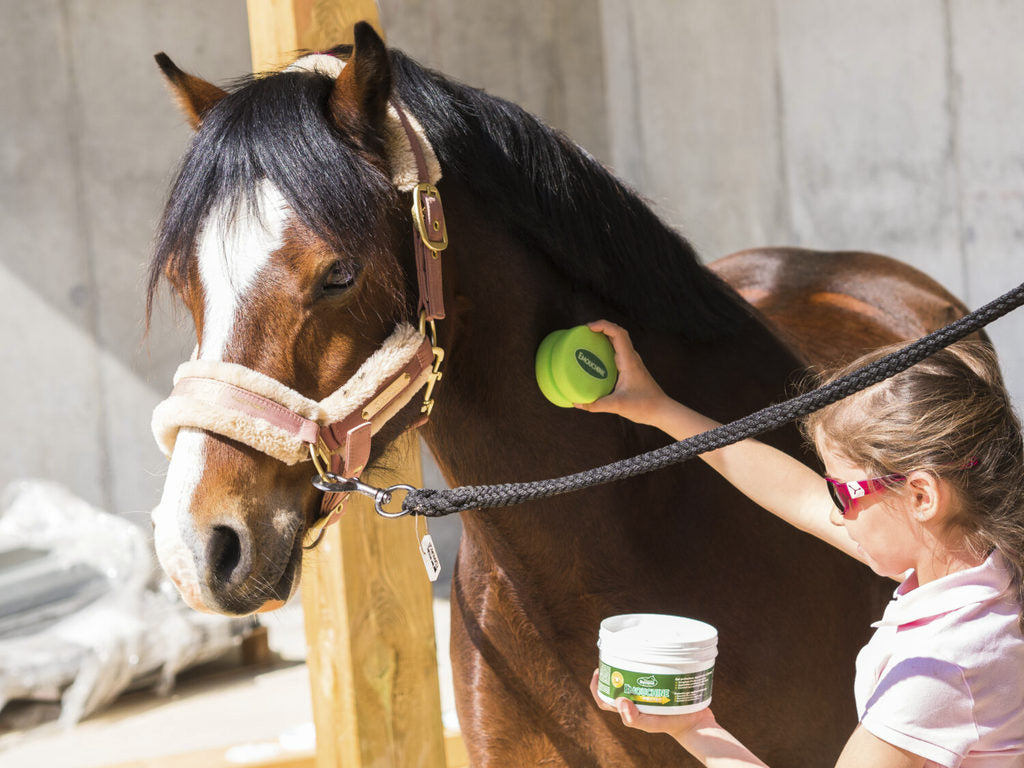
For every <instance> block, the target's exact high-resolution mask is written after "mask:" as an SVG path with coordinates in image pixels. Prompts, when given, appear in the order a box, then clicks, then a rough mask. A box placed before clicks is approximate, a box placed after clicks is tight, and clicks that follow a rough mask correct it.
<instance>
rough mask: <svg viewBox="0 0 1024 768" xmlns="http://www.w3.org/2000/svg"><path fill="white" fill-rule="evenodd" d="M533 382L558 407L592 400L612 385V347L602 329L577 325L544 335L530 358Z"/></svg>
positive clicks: (606, 391) (607, 392)
mask: <svg viewBox="0 0 1024 768" xmlns="http://www.w3.org/2000/svg"><path fill="white" fill-rule="evenodd" d="M534 370H535V373H536V375H537V384H538V385H539V386H540V391H541V392H542V393H543V394H544V397H546V398H547V399H548V400H550V401H551V402H552V403H554V404H555V405H557V406H560V407H562V408H571V407H572V405H573V403H592V402H594V401H595V400H597V399H598V398H601V397H604V396H605V395H607V394H609V393H611V391H612V390H613V389H615V379H616V377H617V376H618V370H617V369H616V368H615V351H614V350H613V349H612V343H611V342H610V341H609V340H608V337H607V336H605V335H604V334H603V333H597V332H595V331H592V330H590V329H589V328H587V326H585V325H578V326H576V327H575V328H569V329H566V330H562V331H554V332H552V333H549V334H548V335H547V336H546V337H544V341H542V342H541V343H540V347H539V348H538V349H537V358H536V360H535V362H534Z"/></svg>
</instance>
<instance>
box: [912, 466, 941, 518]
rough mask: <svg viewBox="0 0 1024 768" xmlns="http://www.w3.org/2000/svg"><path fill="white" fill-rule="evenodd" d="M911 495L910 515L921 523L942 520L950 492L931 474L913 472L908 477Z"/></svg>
mask: <svg viewBox="0 0 1024 768" xmlns="http://www.w3.org/2000/svg"><path fill="white" fill-rule="evenodd" d="M907 491H908V492H909V494H910V513H911V515H912V516H913V518H914V520H916V521H917V522H919V523H928V522H931V521H935V520H939V519H941V518H942V517H943V516H944V514H945V510H946V506H947V505H948V503H949V490H948V488H947V487H946V486H945V484H944V483H943V482H942V481H941V480H939V478H937V477H936V476H935V475H933V474H931V473H930V472H921V471H916V472H911V473H910V474H909V475H907Z"/></svg>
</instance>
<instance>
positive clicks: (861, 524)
mask: <svg viewBox="0 0 1024 768" xmlns="http://www.w3.org/2000/svg"><path fill="white" fill-rule="evenodd" d="M816 437H817V440H816V441H815V442H816V444H817V448H818V453H819V455H820V456H821V459H822V461H823V462H824V463H825V473H826V474H827V475H828V476H829V477H832V478H835V479H836V480H843V481H850V480H866V479H868V478H869V477H871V475H870V474H869V473H868V472H867V471H866V470H865V469H864V468H863V467H860V466H857V465H856V464H851V463H850V461H849V460H848V459H846V458H844V457H843V456H841V455H840V454H839V453H838V452H837V451H836V450H835V448H834V447H833V446H832V445H831V443H830V442H829V440H828V439H827V438H825V437H824V436H823V435H822V434H821V433H820V432H819V434H818V435H817V436H816ZM831 520H832V522H833V523H834V524H835V525H842V526H844V527H845V528H846V532H847V533H848V534H849V536H850V538H851V539H853V540H854V542H856V544H857V548H858V549H859V550H860V551H861V553H862V554H863V556H864V558H865V560H867V563H868V565H869V566H871V569H872V570H873V571H874V572H875V573H877V574H878V575H880V576H887V577H890V578H899V577H900V576H901V575H902V574H904V573H905V572H906V571H907V570H908V569H910V568H914V567H916V565H917V562H916V560H917V556H918V554H919V553H920V552H921V547H922V543H923V542H922V537H921V528H920V526H919V524H918V523H917V522H916V521H915V520H914V519H913V517H912V516H911V514H910V510H909V509H908V505H907V503H906V500H905V498H904V496H903V494H901V493H900V489H898V488H897V489H894V490H892V491H881V492H878V493H873V494H870V495H868V496H865V497H863V498H860V499H855V500H854V501H852V502H851V505H850V508H849V509H848V510H847V512H846V515H845V516H843V515H840V514H839V510H838V509H837V508H835V507H834V506H833V507H832V511H831Z"/></svg>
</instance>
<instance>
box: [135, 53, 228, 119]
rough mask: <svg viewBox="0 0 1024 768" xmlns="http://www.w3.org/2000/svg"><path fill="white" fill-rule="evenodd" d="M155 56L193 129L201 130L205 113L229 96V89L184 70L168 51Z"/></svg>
mask: <svg viewBox="0 0 1024 768" xmlns="http://www.w3.org/2000/svg"><path fill="white" fill-rule="evenodd" d="M153 58H155V59H156V63H157V65H158V66H159V67H160V71H161V72H163V73H164V77H166V78H167V83H168V85H170V87H171V92H172V93H173V94H174V98H175V99H176V100H177V102H178V105H179V106H180V107H181V111H182V112H184V113H185V118H186V119H187V120H188V124H189V125H191V126H192V130H199V126H200V124H201V123H202V122H203V115H205V114H206V113H207V112H209V111H210V109H211V108H212V107H213V105H214V104H216V103H217V102H218V101H220V100H221V99H223V98H224V97H225V96H227V95H228V94H227V91H224V90H222V89H220V88H218V87H217V86H216V85H214V84H213V83H209V82H207V81H206V80H203V79H202V78H199V77H195V76H194V75H190V74H188V73H187V72H182V71H181V70H180V69H178V67H177V65H176V64H175V63H174V62H173V61H171V58H170V56H168V55H167V54H166V53H158V54H157V55H156V56H154V57H153Z"/></svg>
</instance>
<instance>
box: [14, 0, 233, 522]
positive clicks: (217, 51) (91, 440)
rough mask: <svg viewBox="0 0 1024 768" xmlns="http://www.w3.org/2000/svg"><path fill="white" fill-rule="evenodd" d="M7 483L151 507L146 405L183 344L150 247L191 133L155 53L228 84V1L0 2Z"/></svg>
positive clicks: (187, 337)
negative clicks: (151, 272)
mask: <svg viewBox="0 0 1024 768" xmlns="http://www.w3.org/2000/svg"><path fill="white" fill-rule="evenodd" d="M0 19H2V22H0V94H2V104H3V106H2V107H0V296H2V301H0V334H2V339H3V343H2V346H0V350H2V351H0V365H2V370H3V371H4V380H3V381H4V383H3V384H2V385H0V387H2V389H0V392H2V401H0V402H2V406H0V408H2V409H0V413H2V416H3V422H2V424H3V426H2V434H3V440H2V441H0V484H5V483H6V482H7V481H9V480H11V479H14V478H20V477H47V478H52V479H55V480H60V481H62V482H64V483H65V484H67V485H68V486H69V487H70V488H71V489H72V490H73V491H74V492H75V493H77V494H78V495H80V496H82V497H83V498H85V499H87V500H88V501H90V502H92V503H94V504H98V505H100V506H102V507H103V508H105V509H111V510H118V511H120V512H129V511H132V510H145V509H148V508H149V507H150V506H152V505H153V503H154V502H155V500H156V499H157V493H158V490H159V487H160V481H161V475H162V473H163V471H164V467H165V465H166V461H165V460H164V459H163V457H162V456H160V454H159V453H158V452H157V451H156V449H155V446H154V444H153V440H152V438H151V437H150V436H149V428H148V421H149V416H148V414H149V411H150V410H151V409H152V407H153V405H154V404H155V403H156V402H157V399H158V397H159V394H160V393H162V392H164V391H165V390H166V388H167V386H168V385H169V383H170V374H171V372H173V370H174V366H175V365H176V364H177V362H178V361H179V360H180V359H182V358H183V357H185V356H187V352H188V350H189V349H190V348H191V345H192V344H193V343H194V342H193V341H192V336H191V330H190V328H188V327H187V325H190V323H188V324H186V320H187V318H181V321H182V322H181V323H180V324H177V323H176V319H175V318H174V317H173V316H172V313H171V311H170V304H169V303H165V304H163V305H162V307H161V309H160V311H159V312H158V314H157V316H156V318H155V322H154V326H153V332H152V334H151V336H150V338H149V339H148V340H144V339H143V332H144V296H143V294H144V274H145V265H146V264H147V262H148V259H149V255H150V251H151V245H150V244H151V238H152V235H153V231H154V229H155V226H156V222H157V219H158V217H159V215H160V211H161V208H162V205H163V198H164V195H165V193H166V189H167V185H168V183H169V180H170V178H171V177H172V174H173V170H174V167H175V164H176V162H177V159H178V157H179V155H180V154H181V152H182V150H183V148H184V146H185V143H186V142H187V140H188V138H189V134H190V131H189V129H188V127H187V126H186V125H185V123H184V121H183V120H182V118H181V117H180V116H179V114H178V112H177V110H176V109H175V108H174V106H173V105H172V103H171V100H170V98H169V96H168V94H167V92H166V90H165V88H164V86H163V84H162V78H161V76H160V75H159V71H158V70H157V67H156V65H155V63H154V62H153V54H154V53H156V52H157V51H160V50H164V49H166V50H167V51H169V52H170V53H171V55H172V56H174V57H176V58H177V59H178V60H180V61H181V63H182V65H183V66H196V67H198V68H201V69H202V71H204V72H205V73H206V74H207V75H209V76H210V77H212V78H217V79H224V78H226V77H230V76H234V75H237V74H239V73H241V72H244V71H246V69H247V68H248V65H249V44H248V29H247V26H246V16H245V6H244V4H243V3H238V2H235V0H211V1H209V2H205V1H204V2H190V3H187V4H181V3H164V2H159V0H144V1H143V0H33V2H31V3H26V2H19V1H18V0H0Z"/></svg>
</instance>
